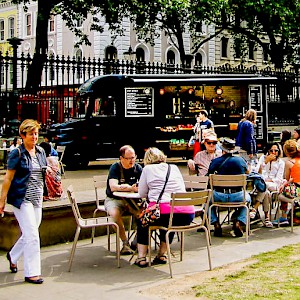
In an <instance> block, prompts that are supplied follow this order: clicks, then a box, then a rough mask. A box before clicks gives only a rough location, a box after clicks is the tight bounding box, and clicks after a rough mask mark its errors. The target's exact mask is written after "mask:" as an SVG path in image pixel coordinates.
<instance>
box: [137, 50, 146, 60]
mask: <svg viewBox="0 0 300 300" xmlns="http://www.w3.org/2000/svg"><path fill="white" fill-rule="evenodd" d="M136 60H137V61H145V51H144V49H143V48H137V49H136Z"/></svg>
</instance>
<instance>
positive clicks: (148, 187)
mask: <svg viewBox="0 0 300 300" xmlns="http://www.w3.org/2000/svg"><path fill="white" fill-rule="evenodd" d="M144 165H145V167H144V168H143V171H142V174H141V177H140V181H139V188H138V192H139V194H140V196H141V197H142V198H147V199H148V200H149V206H152V205H154V204H155V203H156V200H157V198H158V197H159V194H160V193H161V191H162V189H163V187H164V184H165V181H166V175H167V171H168V164H167V163H166V156H165V155H164V153H163V152H162V151H160V150H159V149H157V148H149V149H148V150H147V151H146V153H145V156H144ZM172 192H185V185H184V181H183V178H182V175H181V173H180V170H179V168H178V167H177V166H176V165H171V170H170V175H169V179H168V181H167V184H166V186H165V190H164V193H163V195H162V198H161V201H160V204H159V206H160V213H161V215H160V218H159V219H158V220H157V221H156V222H155V223H152V225H158V226H166V227H167V226H168V224H169V218H170V201H171V193H172ZM174 212H175V213H174V216H173V220H174V224H177V225H188V224H190V223H191V222H192V220H193V219H194V216H195V209H194V206H184V207H181V206H178V207H176V210H174ZM148 234H149V232H148V227H143V226H142V224H141V222H138V225H137V242H138V244H137V249H138V258H137V260H136V261H135V265H137V266H139V267H141V268H144V267H147V266H148V262H147V260H146V255H147V248H148ZM173 237H174V233H173V234H172V235H171V234H170V242H171V241H172V239H173ZM166 251H167V244H166V232H165V231H163V230H161V231H160V247H159V250H158V253H157V256H156V257H155V258H154V260H153V264H166V263H167V257H166V256H165V253H166Z"/></svg>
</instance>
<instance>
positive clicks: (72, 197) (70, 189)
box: [67, 185, 82, 224]
mask: <svg viewBox="0 0 300 300" xmlns="http://www.w3.org/2000/svg"><path fill="white" fill-rule="evenodd" d="M67 194H68V198H69V200H70V203H71V206H72V210H73V213H74V217H75V219H76V223H77V224H80V219H82V218H81V214H80V211H79V207H78V204H77V202H76V198H75V193H74V189H73V185H69V187H68V189H67Z"/></svg>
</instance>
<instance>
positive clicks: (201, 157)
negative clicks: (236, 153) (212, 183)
mask: <svg viewBox="0 0 300 300" xmlns="http://www.w3.org/2000/svg"><path fill="white" fill-rule="evenodd" d="M203 136H204V139H203V141H202V143H203V144H204V145H205V148H206V150H202V151H200V152H198V153H197V154H196V155H195V157H194V160H192V159H189V160H188V167H189V173H190V174H194V173H195V172H197V173H196V174H198V175H207V171H208V167H209V165H210V162H211V161H212V160H213V159H214V158H216V157H219V156H221V155H222V151H221V150H217V149H216V147H217V143H218V139H217V135H216V134H215V132H214V131H213V130H210V129H208V130H205V131H204V132H203Z"/></svg>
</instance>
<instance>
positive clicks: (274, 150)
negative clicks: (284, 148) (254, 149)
mask: <svg viewBox="0 0 300 300" xmlns="http://www.w3.org/2000/svg"><path fill="white" fill-rule="evenodd" d="M269 151H270V152H279V150H278V149H270V150H269Z"/></svg>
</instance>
